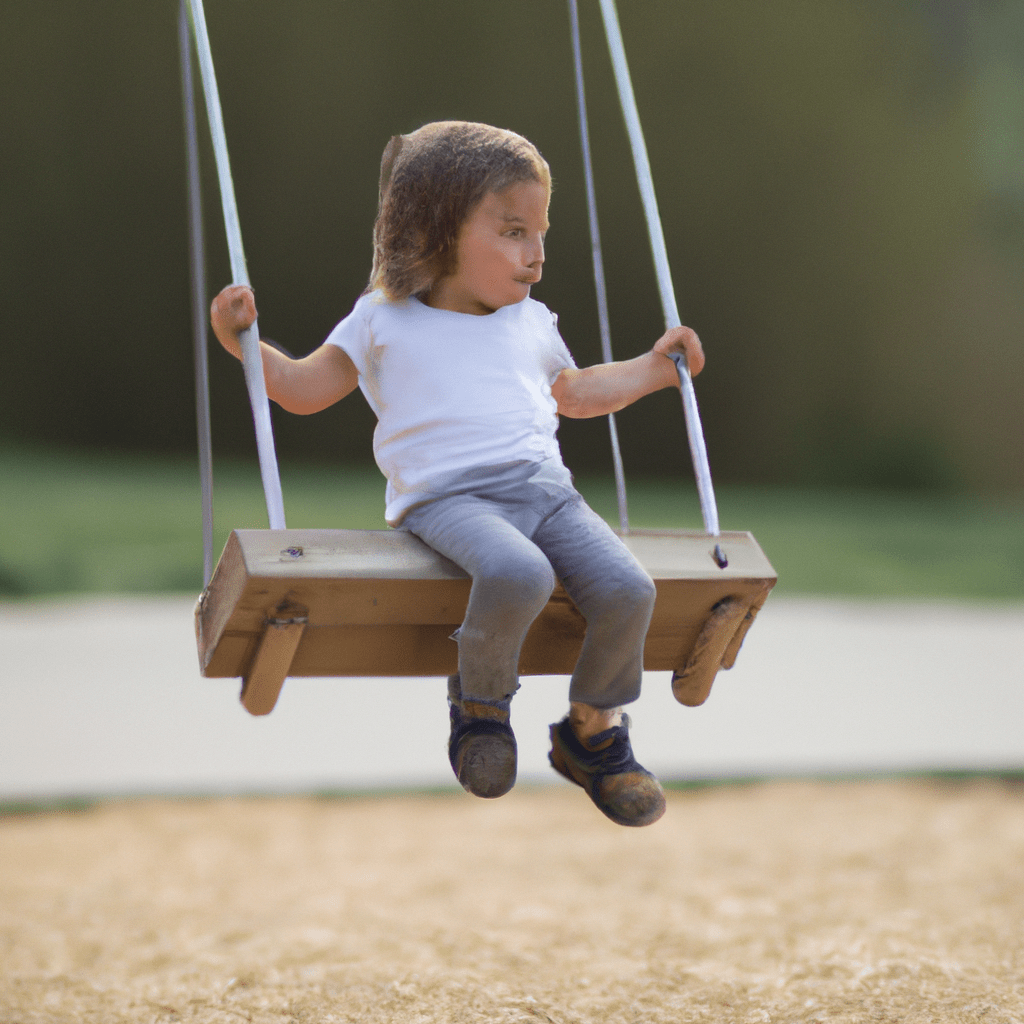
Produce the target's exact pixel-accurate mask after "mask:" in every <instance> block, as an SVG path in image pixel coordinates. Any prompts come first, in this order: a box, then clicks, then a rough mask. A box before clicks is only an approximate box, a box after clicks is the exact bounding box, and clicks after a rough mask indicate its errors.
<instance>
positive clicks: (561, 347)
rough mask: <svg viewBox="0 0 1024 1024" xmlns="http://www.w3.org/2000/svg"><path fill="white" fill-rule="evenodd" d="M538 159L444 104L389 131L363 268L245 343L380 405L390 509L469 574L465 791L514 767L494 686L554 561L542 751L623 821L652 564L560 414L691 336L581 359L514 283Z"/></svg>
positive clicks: (547, 188)
mask: <svg viewBox="0 0 1024 1024" xmlns="http://www.w3.org/2000/svg"><path fill="white" fill-rule="evenodd" d="M550 198H551V176H550V172H549V170H548V165H547V163H546V162H545V161H544V159H543V157H542V156H541V155H540V153H539V152H538V151H537V149H536V148H535V147H534V146H533V145H532V144H531V143H530V142H528V141H527V140H526V139H524V138H522V137H521V136H519V135H516V134H515V133H513V132H509V131H504V130H502V129H498V128H492V127H490V126H489V125H483V124H474V123H469V122H463V121H443V122H438V123H433V124H428V125H425V126H424V127H422V128H420V129H419V130H418V131H415V132H413V133H412V134H410V135H400V136H395V137H394V138H392V140H391V142H390V143H389V144H388V146H387V148H386V149H385V151H384V157H383V160H382V162H381V178H380V207H379V210H378V214H377V220H376V223H375V225H374V259H373V271H372V276H371V279H370V285H369V287H368V289H367V291H366V292H365V293H364V294H363V295H362V296H361V297H360V299H359V300H358V301H357V302H356V304H355V306H354V308H353V309H352V312H351V313H349V315H348V316H347V317H346V318H345V319H344V320H342V321H341V323H340V324H338V326H337V327H335V328H334V330H333V331H332V332H331V334H330V335H329V336H328V338H327V340H326V341H325V342H324V344H323V345H321V346H320V347H319V348H317V349H316V350H314V351H313V352H312V353H310V355H308V356H306V357H305V358H304V359H297V360H293V359H290V358H289V357H288V356H286V355H284V354H283V353H281V352H280V351H278V350H276V349H275V348H272V347H271V346H269V345H267V344H265V343H261V352H262V357H263V367H264V373H265V375H266V382H267V392H268V394H269V396H270V397H271V398H272V399H273V400H274V401H275V402H277V403H278V404H279V405H281V406H282V407H284V408H285V409H287V410H289V411H291V412H296V413H313V412H317V411H319V410H321V409H324V408H326V407H327V406H329V405H331V404H332V403H334V402H337V401H339V400H340V399H342V398H344V397H345V396H346V395H348V394H349V393H350V392H351V391H353V390H354V389H355V388H356V386H357V385H358V386H359V387H360V388H361V389H362V391H363V394H364V395H365V396H366V399H367V401H368V402H369V404H370V406H371V407H372V409H373V411H374V412H375V413H376V415H377V420H378V423H377V428H376V432H375V434H374V446H373V447H374V455H375V457H376V460H377V464H378V465H379V466H380V468H381V471H382V472H383V473H384V475H385V476H386V477H387V492H386V511H385V515H386V519H387V521H388V523H389V524H390V525H391V526H393V527H395V528H398V529H403V530H409V531H410V532H412V533H413V534H415V535H416V536H418V537H420V538H421V539H422V540H423V541H424V542H425V543H427V544H429V545H430V546H431V547H432V548H434V549H435V550H437V551H439V552H440V553H441V554H443V555H444V556H445V557H447V558H449V559H451V560H452V561H453V562H455V563H456V564H458V565H460V566H461V567H462V568H463V569H464V570H465V571H466V572H467V573H468V574H469V575H470V577H471V578H472V581H473V582H472V588H471V591H470V597H469V604H468V607H467V609H466V616H465V619H464V621H463V623H462V626H461V628H460V629H459V630H458V632H457V633H456V635H455V639H456V640H457V641H458V645H459V660H458V665H459V671H458V674H457V675H454V676H452V677H451V678H450V679H449V683H448V699H449V705H450V716H451V737H450V741H449V759H450V761H451V765H452V769H453V770H454V772H455V774H456V776H457V777H458V779H459V782H461V783H462V785H463V786H464V787H465V788H466V789H467V790H468V791H469V792H471V793H474V794H476V795H477V796H482V797H497V796H501V795H502V794H504V793H507V792H508V791H509V790H510V789H511V788H512V786H513V784H514V783H515V778H516V740H515V736H514V734H513V732H512V728H511V725H510V722H509V711H510V702H511V699H512V696H513V694H514V693H515V691H516V690H517V689H518V687H519V681H518V663H519V652H520V648H521V647H522V644H523V642H524V640H525V638H526V633H527V631H528V630H529V628H530V624H531V623H532V622H533V620H534V619H535V618H536V617H537V615H538V614H539V613H540V611H541V609H543V608H544V606H545V604H546V603H547V600H548V597H549V596H550V594H551V592H552V589H553V588H554V586H555V582H556V579H557V580H560V581H561V583H562V585H563V586H564V587H565V590H566V592H567V593H568V594H569V596H570V597H571V599H572V601H573V602H574V604H575V605H576V608H577V609H578V610H579V612H580V613H581V615H582V616H583V617H584V619H585V620H586V623H587V627H586V636H585V639H584V642H583V648H582V651H581V653H580V657H579V660H578V662H577V664H576V666H575V670H574V672H573V675H572V681H571V683H570V688H569V701H570V707H569V713H568V715H567V716H566V717H565V718H564V719H563V720H562V721H561V722H557V723H555V724H554V725H552V726H551V753H550V759H551V764H552V766H553V767H554V768H555V769H556V770H557V771H558V772H560V773H561V774H562V775H564V776H565V777H566V778H567V779H569V780H570V781H572V782H575V783H576V784H577V785H579V786H582V787H583V788H584V789H585V790H586V792H587V793H588V795H589V796H590V798H591V799H592V800H593V802H594V803H595V804H596V805H597V806H598V807H599V808H600V809H601V811H603V812H604V813H605V814H606V815H607V816H608V817H609V818H611V819H612V820H613V821H616V822H618V823H619V824H622V825H647V824H650V823H651V822H654V821H656V820H657V819H658V818H659V817H661V815H662V814H663V813H664V810H665V797H664V793H663V792H662V788H661V786H660V784H659V783H658V781H657V779H656V778H654V776H653V775H652V774H651V773H650V772H648V771H647V770H646V769H644V768H642V767H641V766H640V765H639V764H638V763H637V762H636V760H635V759H634V757H633V752H632V748H631V746H630V742H629V731H628V730H629V718H628V716H626V715H624V714H623V711H622V708H623V705H625V704H629V703H630V702H632V701H635V700H636V699H637V698H638V697H639V695H640V683H641V676H642V671H643V648H644V639H645V637H646V634H647V628H648V625H649V623H650V618H651V612H652V608H653V605H654V584H653V582H652V581H651V579H650V577H649V576H648V575H647V573H646V572H645V570H644V569H643V567H642V566H641V565H640V564H639V563H638V562H637V561H636V559H635V558H634V557H633V555H632V554H631V553H630V552H629V551H628V550H627V548H626V547H625V545H624V544H623V543H622V542H621V541H620V540H619V538H618V537H617V536H616V535H615V533H614V532H613V531H612V530H611V529H610V528H609V527H608V525H607V524H606V523H605V522H604V520H602V519H601V518H600V517H599V516H598V515H597V514H596V513H595V512H593V511H592V510H591V509H590V508H589V507H588V506H587V504H586V503H585V502H584V500H583V498H582V497H581V496H580V495H579V494H578V493H577V491H576V490H575V489H574V487H573V485H572V477H571V475H570V473H569V471H568V470H567V469H566V467H565V465H564V464H563V462H562V458H561V454H560V452H559V448H558V443H557V441H556V438H555V432H556V430H557V427H558V416H559V415H563V416H572V417H590V416H602V415H606V414H607V413H610V412H615V411H617V410H619V409H622V408H623V407H624V406H627V405H629V404H630V403H632V402H635V401H636V400H637V399H638V398H641V397H642V396H644V395H647V394H650V393H651V392H653V391H656V390H658V389H660V388H665V387H672V386H678V376H677V373H676V368H675V364H674V363H673V361H672V359H671V358H669V357H670V355H671V354H672V353H684V354H685V356H686V360H687V364H688V366H689V369H690V372H691V373H692V374H696V373H699V372H700V370H701V368H702V366H703V364H704V355H703V352H702V350H701V345H700V341H699V340H698V338H697V335H696V334H694V332H693V331H691V330H690V329H689V328H686V327H678V328H674V329H672V330H670V331H668V332H666V333H665V334H664V335H663V336H662V337H661V338H660V339H659V340H658V341H657V343H656V344H655V345H654V347H653V349H652V350H651V351H649V352H647V353H645V354H644V355H642V356H638V357H637V358H635V359H630V360H627V361H623V362H615V363H607V364H599V365H596V366H590V367H586V368H583V369H580V368H577V367H576V365H575V363H574V362H573V359H572V356H571V355H570V354H569V351H568V349H567V348H566V346H565V343H564V342H563V341H562V339H561V337H560V336H559V333H558V329H557V326H556V318H555V316H554V314H552V313H551V312H550V311H549V310H548V309H547V308H546V307H545V306H544V305H542V304H541V303H540V302H537V301H536V300H534V299H531V298H530V288H531V286H532V285H535V284H537V282H538V281H540V279H541V267H542V265H543V263H544V236H545V233H546V232H547V230H548V203H549V200H550ZM211 318H212V321H213V327H214V331H215V332H216V335H217V337H218V339H219V340H220V342H221V344H222V345H223V346H224V347H225V348H226V349H227V350H228V351H229V352H231V353H232V354H233V355H235V356H240V348H239V342H238V332H239V331H241V330H243V329H245V328H246V327H248V326H249V325H251V324H252V323H253V322H254V320H255V318H256V306H255V302H254V299H253V294H252V292H251V291H250V290H249V289H248V288H246V287H242V286H232V287H228V288H225V289H224V290H223V291H222V292H221V293H220V294H219V295H218V296H217V298H216V299H215V300H214V302H213V306H212V311H211Z"/></svg>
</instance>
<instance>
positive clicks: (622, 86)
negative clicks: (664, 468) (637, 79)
mask: <svg viewBox="0 0 1024 1024" xmlns="http://www.w3.org/2000/svg"><path fill="white" fill-rule="evenodd" d="M600 3H601V15H602V17H603V19H604V30H605V35H606V37H607V39H608V49H609V51H610V53H611V58H612V68H613V70H614V72H615V82H616V85H617V86H618V90H619V103H620V105H621V106H622V116H623V117H624V118H625V121H626V131H627V133H628V135H629V144H630V147H631V149H632V150H633V163H634V165H635V166H636V177H637V184H638V185H639V187H640V198H641V200H642V201H643V206H644V215H645V217H646V219H647V233H648V234H649V235H650V239H651V251H652V253H653V255H654V269H655V273H656V275H657V278H658V291H659V292H660V294H661V306H662V310H663V312H664V315H665V327H666V328H671V327H678V326H679V324H680V323H681V321H680V319H679V310H678V308H677V307H676V297H675V292H674V291H673V288H672V274H671V271H670V270H669V265H668V251H667V250H666V248H665V235H664V233H663V231H662V228H661V219H660V217H659V216H658V201H657V199H656V198H655V195H654V180H653V178H652V177H651V165H650V161H649V160H648V158H647V146H646V144H645V143H644V136H643V131H642V129H641V127H640V115H639V113H638V111H637V106H636V97H635V96H634V95H633V83H632V82H631V80H630V77H629V66H628V65H627V63H626V51H625V47H624V46H623V44H622V31H621V29H620V28H619V19H618V15H617V14H616V11H615V0H600ZM675 363H676V369H677V370H678V373H679V384H680V387H681V389H682V398H683V413H684V415H685V417H686V432H687V435H688V437H689V441H690V457H691V459H692V460H693V470H694V475H695V476H696V478H697V493H698V495H699V496H700V509H701V513H702V515H703V517H704V529H705V531H706V532H707V533H709V534H710V535H711V536H713V537H717V536H718V535H719V534H720V532H721V531H720V530H719V526H718V508H717V506H716V504H715V491H714V487H713V486H712V483H711V469H710V467H709V465H708V453H707V448H706V447H705V444H704V431H703V429H702V427H701V423H700V413H699V411H698V409H697V396H696V394H695V393H694V390H693V381H692V380H691V379H690V373H689V370H688V369H687V367H686V360H685V359H684V358H683V357H682V356H680V357H679V358H677V359H676V360H675ZM716 551H717V552H718V554H717V555H716V561H718V562H719V564H720V565H721V561H723V560H724V556H721V560H720V559H719V555H720V549H719V548H717V547H716Z"/></svg>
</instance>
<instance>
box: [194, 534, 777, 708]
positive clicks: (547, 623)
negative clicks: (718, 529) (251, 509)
mask: <svg viewBox="0 0 1024 1024" xmlns="http://www.w3.org/2000/svg"><path fill="white" fill-rule="evenodd" d="M623 540H624V542H625V544H626V546H627V547H628V548H629V549H630V550H631V551H632V552H633V554H634V555H636V556H637V558H638V559H639V560H640V562H641V563H642V564H643V565H644V567H645V568H646V569H647V571H648V572H649V573H650V574H651V576H652V577H653V578H654V581H655V584H656V587H657V600H656V603H655V610H654V617H653V620H652V622H651V627H650V630H649V632H648V635H647V643H646V646H645V648H644V668H645V669H646V670H648V671H655V672H656V671H671V672H672V673H673V681H672V688H673V692H674V693H675V695H676V698H677V699H678V700H679V701H680V702H681V703H683V704H687V705H690V706H695V705H698V704H701V703H703V702H704V700H705V699H706V698H707V696H708V693H709V692H710V690H711V684H712V683H713V682H714V678H715V674H716V673H717V671H718V669H719V668H720V667H721V668H731V667H732V665H733V662H734V661H735V659H736V655H737V653H738V652H739V648H740V645H741V644H742V642H743V638H744V636H745V635H746V632H747V630H748V629H749V628H750V625H751V623H752V622H753V620H754V617H755V616H756V615H757V612H758V610H759V609H760V608H761V606H762V605H763V604H764V601H765V599H766V598H767V596H768V592H769V591H770V590H771V588H772V587H773V586H774V584H775V581H776V574H775V571H774V569H772V567H771V564H770V563H769V562H768V559H767V558H766V557H765V555H764V553H763V552H762V551H761V548H760V547H759V546H758V544H757V542H756V541H755V540H754V538H753V537H752V536H751V535H750V534H749V533H722V534H721V536H720V537H711V536H709V535H708V534H706V533H701V532H697V531H694V532H687V531H633V532H631V533H630V534H629V535H628V536H626V537H624V538H623ZM716 542H717V543H720V544H721V546H722V548H723V549H724V550H725V553H726V556H727V557H728V566H727V567H726V568H724V569H720V568H719V567H718V565H716V564H715V561H714V557H713V550H714V546H715V543H716ZM469 588H470V579H469V577H468V576H467V575H466V573H465V572H463V570H462V569H460V568H459V567H458V566H457V565H455V564H454V563H453V562H451V561H449V560H448V559H447V558H444V557H443V556H442V555H439V554H438V553H437V552H435V551H433V550H432V549H431V548H429V547H428V546H427V545H426V544H424V543H423V542H422V541H420V540H419V539H418V538H416V537H414V536H413V535H412V534H409V533H406V532H404V531H396V530H235V531H234V532H233V533H232V534H231V536H230V537H229V538H228V542H227V545H226V546H225V548H224V553H223V555H222V556H221V559H220V562H219V563H218V565H217V568H216V570H215V572H214V574H213V576H212V578H211V580H210V583H209V585H208V586H207V587H206V589H205V590H204V591H203V594H202V596H201V597H200V599H199V602H198V604H197V606H196V613H195V625H196V639H197V643H198V650H199V662H200V668H201V671H202V674H203V675H204V676H206V677H210V678H226V677H227V678H230V677H238V676H240V677H242V680H243V683H242V695H241V700H242V704H243V705H244V706H245V707H246V709H247V710H248V711H250V712H251V713H252V714H254V715H265V714H268V713H269V712H270V711H271V710H273V707H274V704H275V703H276V701H277V697H278V694H279V693H280V691H281V687H282V685H283V684H284V680H285V678H286V677H288V676H447V675H450V674H451V673H453V672H455V671H457V667H458V646H457V644H456V643H454V642H453V640H452V634H453V633H454V632H455V630H457V629H458V628H459V625H460V624H461V622H462V619H463V617H464V615H465V611H466V603H467V601H468V599H469ZM585 625H586V624H585V622H584V619H583V617H582V616H581V615H580V613H579V612H578V611H577V610H576V608H575V606H574V605H573V603H572V601H571V600H570V599H569V597H568V595H567V594H566V593H565V591H564V590H563V589H562V587H561V585H558V586H557V587H556V588H555V591H554V593H553V594H552V596H551V599H550V600H549V602H548V604H547V606H546V607H545V609H544V610H543V611H542V612H541V614H540V616H538V618H537V620H536V621H535V622H534V624H533V626H532V627H531V629H530V632H529V634H528V635H527V638H526V642H525V644H524V646H523V651H522V656H521V658H520V662H519V672H520V674H521V675H568V674H571V672H572V670H573V666H574V665H575V663H576V659H577V658H578V657H579V653H580V647H581V645H582V642H583V633H584V628H585Z"/></svg>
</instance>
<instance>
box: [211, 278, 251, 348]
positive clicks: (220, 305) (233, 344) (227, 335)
mask: <svg viewBox="0 0 1024 1024" xmlns="http://www.w3.org/2000/svg"><path fill="white" fill-rule="evenodd" d="M210 322H211V323H212V324H213V333H214V334H216V335H217V340H218V341H219V342H220V343H221V344H222V345H223V346H224V347H225V348H226V349H227V350H228V351H229V352H230V353H231V354H232V355H233V356H240V355H241V347H240V346H239V343H238V335H239V334H240V333H241V332H242V331H244V330H245V329H246V328H247V327H251V326H252V325H253V324H254V323H255V322H256V298H255V296H254V295H253V293H252V289H251V288H249V287H248V286H247V285H244V284H231V285H228V286H227V288H225V289H224V290H223V291H222V292H221V293H220V294H219V295H218V296H217V297H216V298H215V299H214V300H213V303H212V304H211V305H210Z"/></svg>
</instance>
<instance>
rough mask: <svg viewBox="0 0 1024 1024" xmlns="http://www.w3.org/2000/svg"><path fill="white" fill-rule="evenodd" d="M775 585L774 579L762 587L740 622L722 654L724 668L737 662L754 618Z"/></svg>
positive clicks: (730, 666)
mask: <svg viewBox="0 0 1024 1024" xmlns="http://www.w3.org/2000/svg"><path fill="white" fill-rule="evenodd" d="M773 586H775V581H774V580H771V581H770V582H768V583H766V584H765V585H764V587H762V589H761V593H760V594H758V595H757V597H756V598H755V599H754V602H753V604H751V606H750V607H749V608H748V609H747V614H746V615H744V616H743V621H742V622H741V623H740V626H739V629H737V630H736V632H735V634H734V635H733V638H732V640H730V641H729V646H728V647H726V649H725V653H724V654H723V655H722V668H725V669H730V668H732V667H733V665H735V664H736V656H737V655H738V654H739V653H740V648H741V647H742V646H743V640H744V639H745V637H746V635H747V633H748V631H749V630H750V627H751V626H752V625H753V624H754V619H756V618H757V613H758V612H759V611H760V610H761V609H762V608H763V607H764V603H765V601H767V600H768V595H769V594H770V593H771V589H772V587H773Z"/></svg>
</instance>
